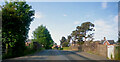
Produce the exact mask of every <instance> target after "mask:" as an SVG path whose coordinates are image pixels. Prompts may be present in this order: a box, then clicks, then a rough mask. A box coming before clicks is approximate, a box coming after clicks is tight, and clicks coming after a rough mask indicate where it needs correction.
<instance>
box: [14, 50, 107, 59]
mask: <svg viewBox="0 0 120 62" xmlns="http://www.w3.org/2000/svg"><path fill="white" fill-rule="evenodd" d="M13 59H14V60H107V59H106V58H105V57H102V56H98V55H94V54H88V53H85V52H75V51H62V50H43V51H40V52H37V53H35V54H32V55H28V56H23V57H17V58H12V60H13Z"/></svg>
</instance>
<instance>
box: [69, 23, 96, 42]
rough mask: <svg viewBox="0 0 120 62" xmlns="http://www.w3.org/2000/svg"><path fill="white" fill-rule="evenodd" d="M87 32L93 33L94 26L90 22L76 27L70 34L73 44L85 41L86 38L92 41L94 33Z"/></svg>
mask: <svg viewBox="0 0 120 62" xmlns="http://www.w3.org/2000/svg"><path fill="white" fill-rule="evenodd" d="M88 31H94V24H92V23H91V22H84V23H82V24H81V26H77V27H76V30H74V31H72V33H71V35H72V39H73V41H74V43H75V42H81V41H83V38H84V39H85V41H86V39H87V38H89V39H91V40H93V34H94V33H90V34H87V32H88Z"/></svg>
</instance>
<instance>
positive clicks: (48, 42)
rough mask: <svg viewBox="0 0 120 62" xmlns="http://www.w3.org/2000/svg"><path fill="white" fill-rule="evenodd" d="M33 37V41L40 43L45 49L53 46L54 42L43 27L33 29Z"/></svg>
mask: <svg viewBox="0 0 120 62" xmlns="http://www.w3.org/2000/svg"><path fill="white" fill-rule="evenodd" d="M33 36H34V41H36V42H38V43H40V44H41V45H43V47H44V48H46V49H49V48H51V47H52V46H53V44H54V41H53V40H52V38H51V35H50V34H49V31H48V29H47V28H46V27H45V26H43V25H41V26H38V28H37V29H35V31H34V32H33Z"/></svg>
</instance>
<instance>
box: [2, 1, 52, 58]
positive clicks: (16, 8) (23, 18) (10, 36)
mask: <svg viewBox="0 0 120 62" xmlns="http://www.w3.org/2000/svg"><path fill="white" fill-rule="evenodd" d="M1 9H2V18H1V17H0V20H1V19H2V59H8V58H13V57H19V56H24V55H28V54H33V53H35V52H37V51H41V50H44V49H50V48H51V47H52V45H53V43H54V41H53V40H52V38H51V35H50V34H49V31H48V30H47V28H46V27H45V26H43V25H41V26H39V27H38V28H37V29H36V30H35V31H34V33H33V35H34V39H32V42H31V44H30V45H29V46H26V44H25V43H26V40H27V38H28V32H29V29H30V28H29V26H30V24H31V22H32V21H33V19H34V17H33V16H34V14H35V10H34V9H32V6H30V5H28V4H27V3H26V2H23V1H17V2H13V1H10V2H5V4H4V5H3V6H1ZM0 13H1V11H0ZM0 36H1V35H0ZM0 39H1V38H0ZM38 44H39V45H38ZM38 46H39V47H40V48H38Z"/></svg>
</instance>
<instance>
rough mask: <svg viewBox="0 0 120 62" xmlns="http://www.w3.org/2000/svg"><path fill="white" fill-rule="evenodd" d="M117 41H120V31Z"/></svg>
mask: <svg viewBox="0 0 120 62" xmlns="http://www.w3.org/2000/svg"><path fill="white" fill-rule="evenodd" d="M118 43H120V31H119V32H118Z"/></svg>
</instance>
